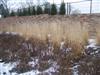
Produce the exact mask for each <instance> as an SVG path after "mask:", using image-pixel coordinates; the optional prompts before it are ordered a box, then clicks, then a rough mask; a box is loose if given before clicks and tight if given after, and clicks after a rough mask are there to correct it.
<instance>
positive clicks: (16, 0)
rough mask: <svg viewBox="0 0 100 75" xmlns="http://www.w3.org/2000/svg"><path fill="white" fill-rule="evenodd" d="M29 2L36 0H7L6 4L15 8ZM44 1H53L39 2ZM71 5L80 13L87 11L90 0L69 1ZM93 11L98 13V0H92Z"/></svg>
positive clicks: (99, 6) (57, 0) (65, 0)
mask: <svg viewBox="0 0 100 75" xmlns="http://www.w3.org/2000/svg"><path fill="white" fill-rule="evenodd" d="M26 1H27V2H31V3H32V4H33V5H34V4H37V3H38V2H37V1H38V0H9V2H8V5H9V7H10V8H11V9H16V8H18V7H20V6H21V5H23V6H25V3H26ZM45 1H48V2H50V3H53V0H40V3H44V2H45ZM61 1H62V0H54V3H56V4H60V3H61ZM79 1H84V0H64V2H65V3H67V2H79ZM71 6H72V8H73V10H75V9H78V10H80V11H81V12H82V13H89V7H90V1H85V2H80V3H71ZM93 12H94V13H100V0H93Z"/></svg>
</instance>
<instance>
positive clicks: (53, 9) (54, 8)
mask: <svg viewBox="0 0 100 75" xmlns="http://www.w3.org/2000/svg"><path fill="white" fill-rule="evenodd" d="M56 14H57V6H56V5H55V4H52V5H51V15H56Z"/></svg>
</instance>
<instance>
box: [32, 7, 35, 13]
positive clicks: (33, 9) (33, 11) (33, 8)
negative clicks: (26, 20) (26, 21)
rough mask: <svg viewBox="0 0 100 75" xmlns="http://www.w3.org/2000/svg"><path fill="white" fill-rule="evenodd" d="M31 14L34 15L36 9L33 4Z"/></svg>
mask: <svg viewBox="0 0 100 75" xmlns="http://www.w3.org/2000/svg"><path fill="white" fill-rule="evenodd" d="M32 15H36V9H35V6H33V7H32Z"/></svg>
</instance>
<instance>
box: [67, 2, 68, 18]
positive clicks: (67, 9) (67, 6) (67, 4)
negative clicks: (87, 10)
mask: <svg viewBox="0 0 100 75" xmlns="http://www.w3.org/2000/svg"><path fill="white" fill-rule="evenodd" d="M67 16H68V3H67Z"/></svg>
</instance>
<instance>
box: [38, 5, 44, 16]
mask: <svg viewBox="0 0 100 75" xmlns="http://www.w3.org/2000/svg"><path fill="white" fill-rule="evenodd" d="M40 14H43V10H42V7H41V6H37V15H40Z"/></svg>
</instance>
